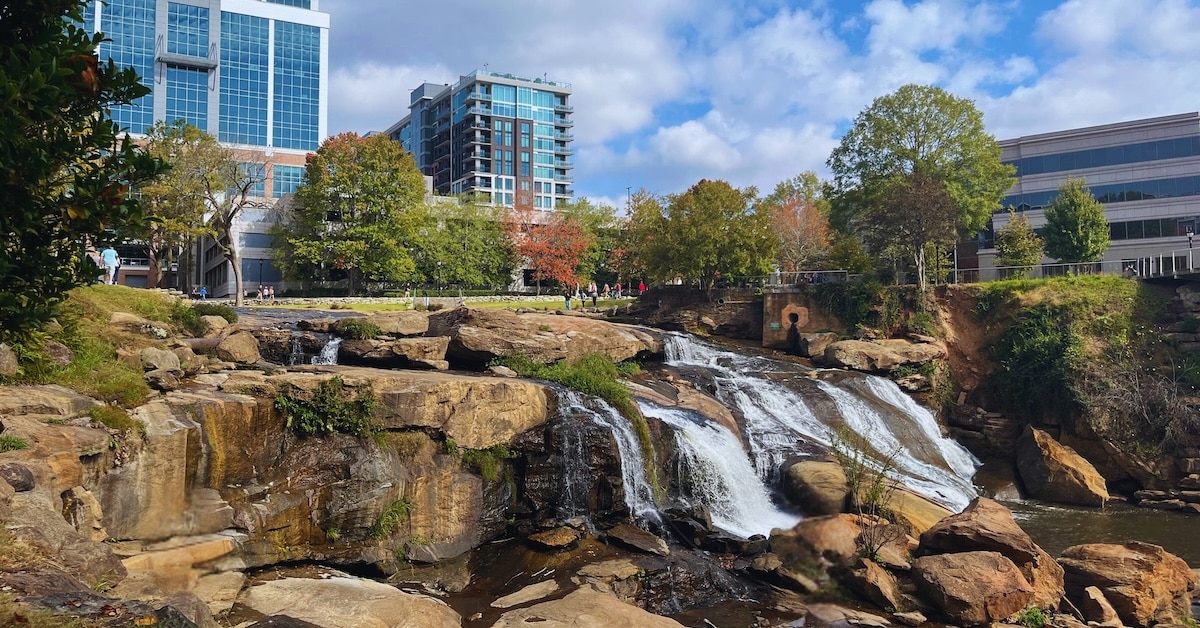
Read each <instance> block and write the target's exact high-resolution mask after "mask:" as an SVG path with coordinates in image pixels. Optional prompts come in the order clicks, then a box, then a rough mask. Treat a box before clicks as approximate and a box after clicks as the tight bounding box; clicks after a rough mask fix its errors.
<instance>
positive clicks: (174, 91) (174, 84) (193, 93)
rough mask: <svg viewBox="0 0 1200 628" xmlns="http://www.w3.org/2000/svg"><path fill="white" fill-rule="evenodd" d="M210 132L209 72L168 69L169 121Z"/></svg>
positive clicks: (190, 69) (189, 69)
mask: <svg viewBox="0 0 1200 628" xmlns="http://www.w3.org/2000/svg"><path fill="white" fill-rule="evenodd" d="M179 119H183V120H187V122H188V124H191V125H192V126H194V127H196V128H198V129H200V130H203V131H207V130H208V70H196V69H192V68H177V67H167V121H168V122H174V121H175V120H179Z"/></svg>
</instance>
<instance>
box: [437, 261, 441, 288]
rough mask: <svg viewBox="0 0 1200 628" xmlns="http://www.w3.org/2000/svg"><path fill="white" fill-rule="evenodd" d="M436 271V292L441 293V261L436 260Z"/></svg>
mask: <svg viewBox="0 0 1200 628" xmlns="http://www.w3.org/2000/svg"><path fill="white" fill-rule="evenodd" d="M437 269H438V280H437V288H438V292H441V291H442V260H438V263H437Z"/></svg>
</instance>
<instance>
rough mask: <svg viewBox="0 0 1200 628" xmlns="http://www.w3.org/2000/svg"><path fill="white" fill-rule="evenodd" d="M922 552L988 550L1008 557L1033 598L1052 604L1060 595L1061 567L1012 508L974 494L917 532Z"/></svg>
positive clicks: (1052, 605) (1039, 601) (1061, 594)
mask: <svg viewBox="0 0 1200 628" xmlns="http://www.w3.org/2000/svg"><path fill="white" fill-rule="evenodd" d="M918 551H919V552H920V553H922V554H937V553H953V552H972V551H991V552H999V553H1000V554H1002V555H1004V556H1005V557H1006V558H1008V559H1009V560H1011V561H1012V562H1013V563H1014V564H1015V565H1016V566H1017V568H1018V569H1020V570H1021V575H1022V576H1024V577H1025V580H1026V581H1027V582H1029V584H1030V585H1031V586H1032V587H1033V589H1034V596H1033V601H1034V604H1036V605H1037V606H1039V607H1042V608H1052V607H1056V606H1057V605H1058V602H1059V600H1060V599H1062V596H1063V570H1062V567H1060V566H1059V565H1058V563H1056V562H1054V559H1053V558H1051V557H1050V555H1049V554H1047V553H1046V552H1044V551H1042V548H1040V547H1038V546H1037V545H1036V544H1034V542H1033V540H1032V539H1030V538H1029V535H1028V534H1026V533H1025V531H1024V530H1022V529H1021V527H1020V526H1018V525H1017V523H1016V521H1013V518H1012V512H1010V511H1009V510H1008V509H1007V508H1005V507H1004V506H1002V505H1000V504H999V503H997V502H995V501H992V500H990V499H988V498H986V497H978V498H976V499H975V500H974V501H972V502H971V503H970V505H968V506H967V507H966V509H964V510H963V511H962V512H961V513H959V514H957V515H953V516H950V517H947V518H945V519H943V520H941V521H939V522H938V523H937V524H935V525H934V526H933V527H932V528H930V529H929V530H926V531H925V533H924V534H922V535H921V544H920V547H919V550H918Z"/></svg>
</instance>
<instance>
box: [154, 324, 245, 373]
mask: <svg viewBox="0 0 1200 628" xmlns="http://www.w3.org/2000/svg"><path fill="white" fill-rule="evenodd" d="M221 320H225V319H221ZM138 358H139V359H140V360H141V364H142V369H143V370H146V371H155V370H158V369H164V370H168V371H180V370H182V369H181V367H180V364H179V356H178V355H175V353H174V352H171V351H167V350H166V349H159V348H158V347H146V348H145V349H142V352H141V353H140V354H138Z"/></svg>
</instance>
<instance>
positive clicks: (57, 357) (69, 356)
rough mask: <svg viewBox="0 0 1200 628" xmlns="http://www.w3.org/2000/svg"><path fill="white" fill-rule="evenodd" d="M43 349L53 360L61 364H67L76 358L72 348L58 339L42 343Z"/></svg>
mask: <svg viewBox="0 0 1200 628" xmlns="http://www.w3.org/2000/svg"><path fill="white" fill-rule="evenodd" d="M42 350H43V351H45V352H46V355H47V356H49V358H50V361H51V362H53V363H55V364H57V365H59V366H67V365H69V364H71V360H73V359H75V354H74V353H72V352H71V349H70V348H69V347H67V345H64V344H63V343H61V342H59V341H57V340H47V341H46V342H44V343H43V344H42Z"/></svg>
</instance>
